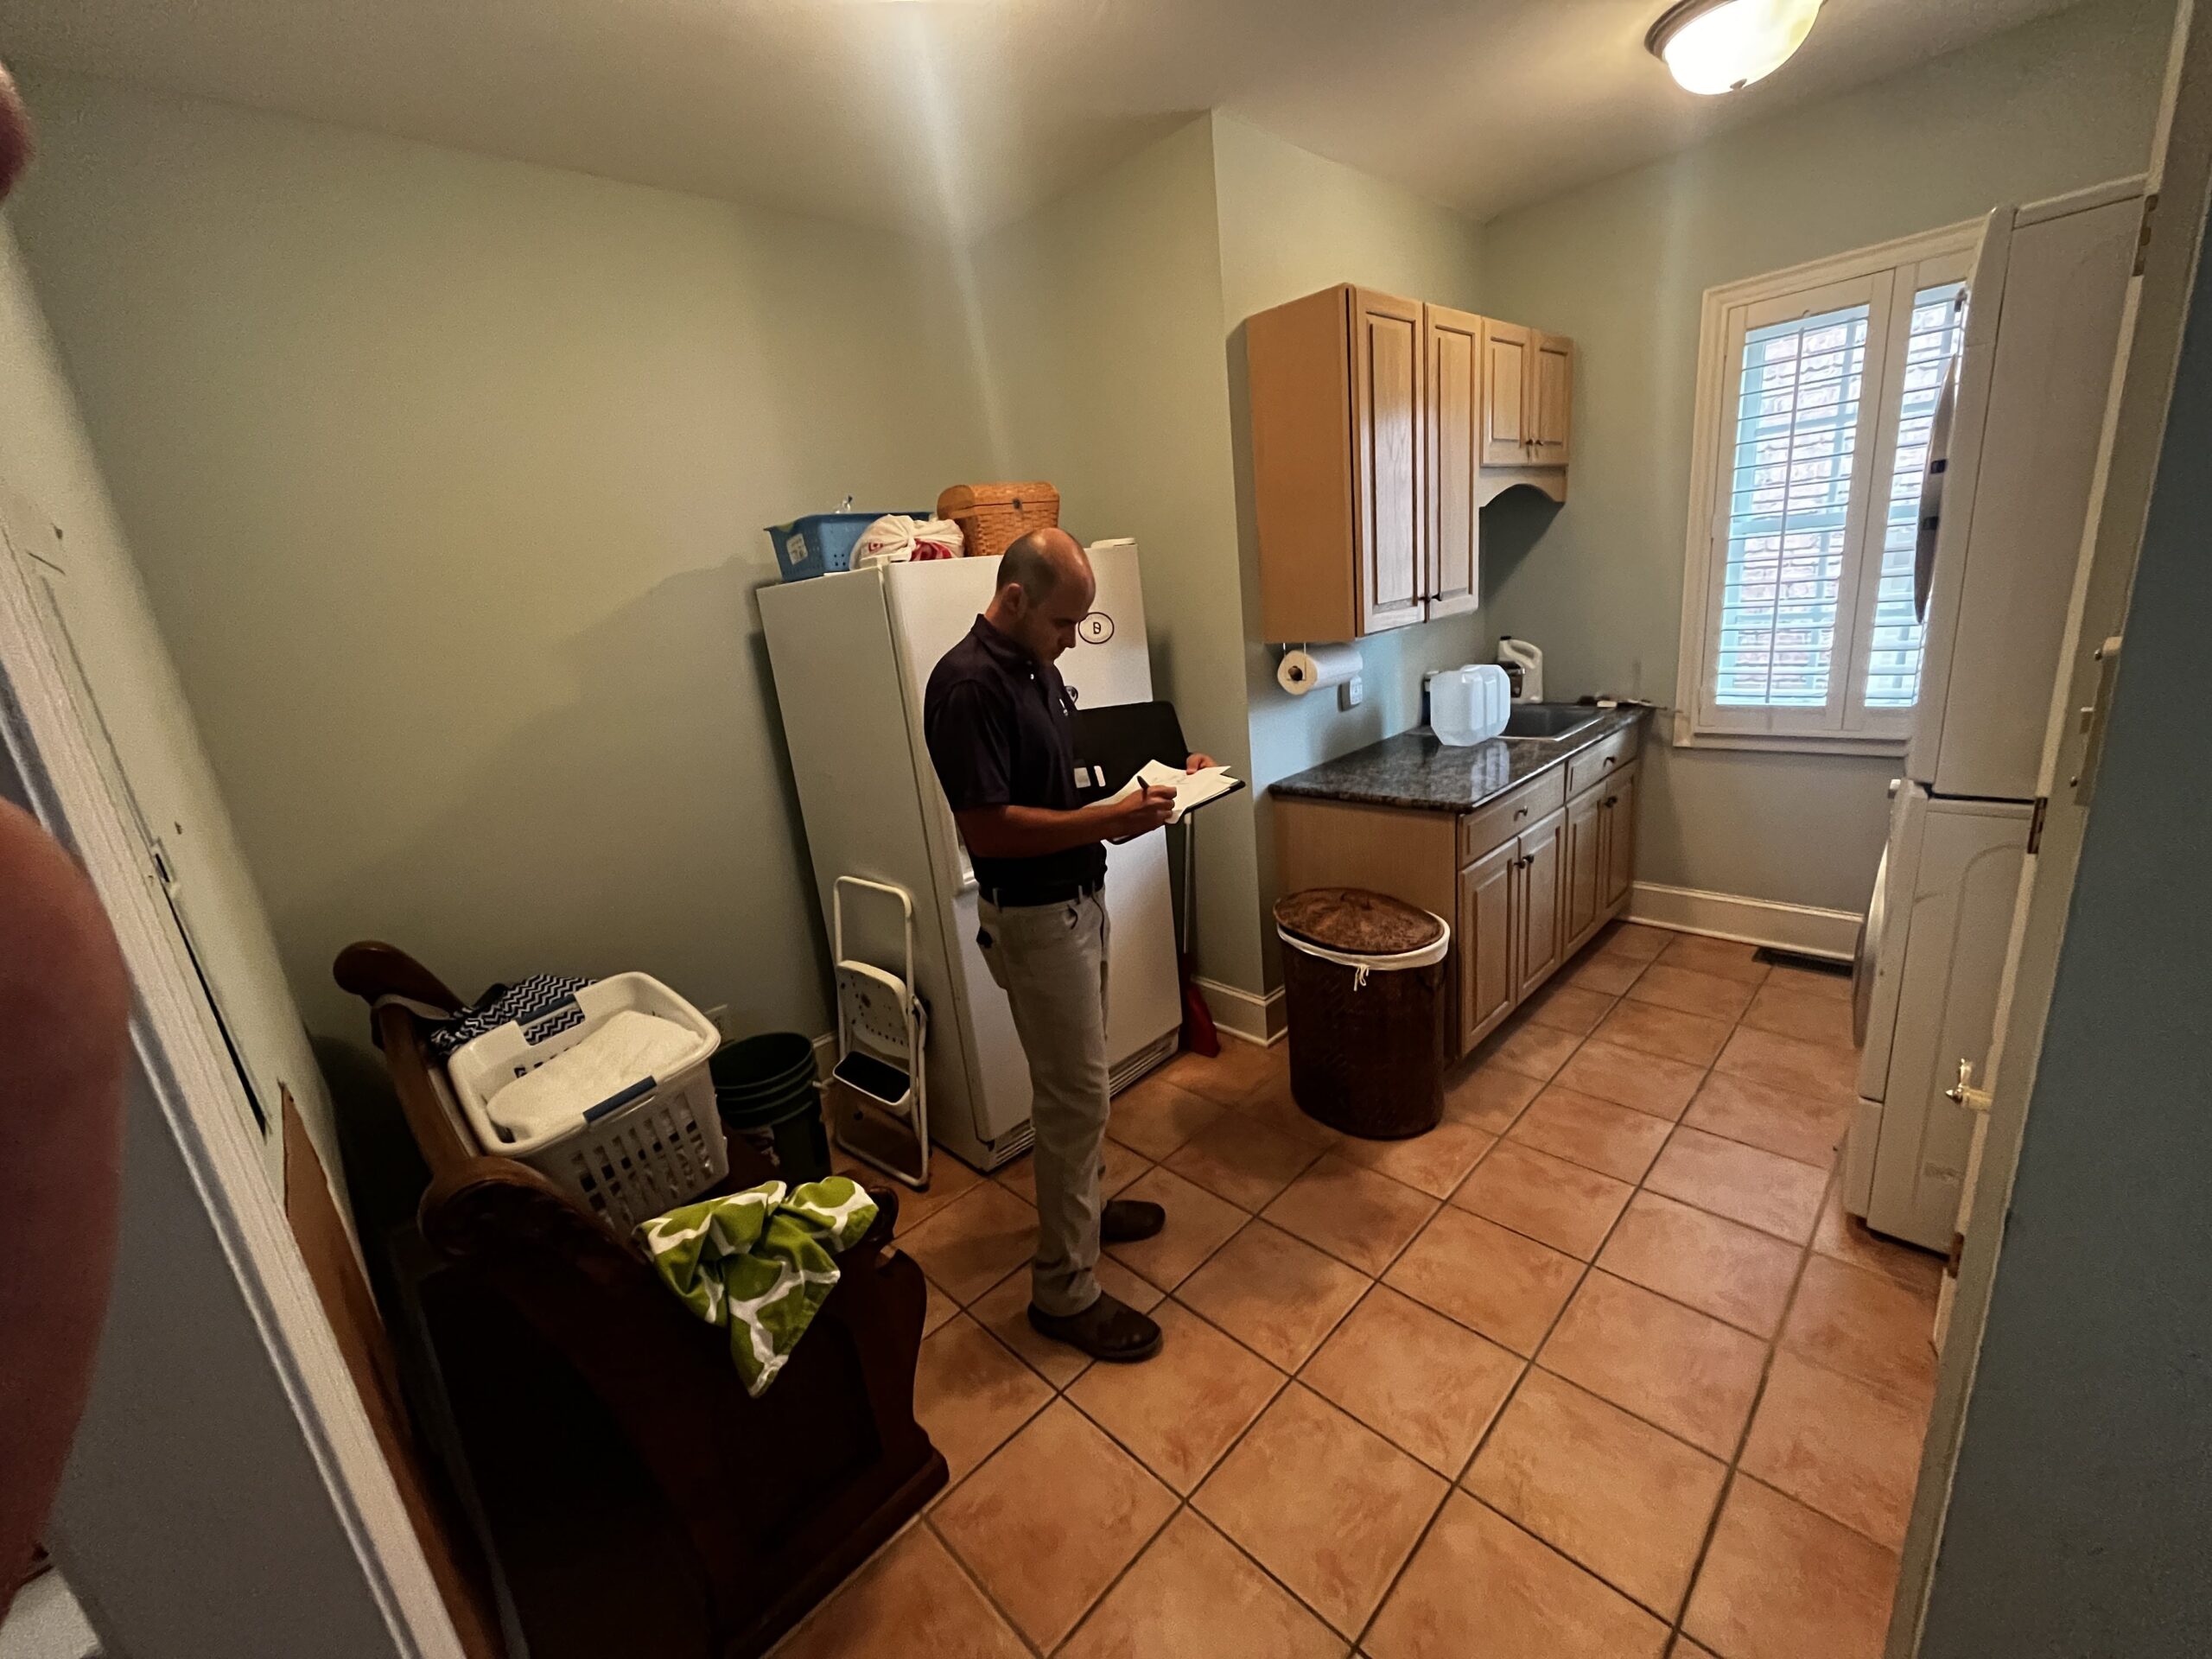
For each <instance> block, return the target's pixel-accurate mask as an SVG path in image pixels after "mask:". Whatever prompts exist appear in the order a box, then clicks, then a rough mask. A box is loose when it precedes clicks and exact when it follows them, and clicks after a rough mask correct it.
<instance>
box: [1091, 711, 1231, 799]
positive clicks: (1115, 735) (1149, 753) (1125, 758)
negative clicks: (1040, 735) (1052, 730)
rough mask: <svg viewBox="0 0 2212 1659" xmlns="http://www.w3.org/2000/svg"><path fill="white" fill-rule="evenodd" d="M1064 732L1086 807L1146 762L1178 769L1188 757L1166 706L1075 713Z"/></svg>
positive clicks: (1175, 720)
mask: <svg viewBox="0 0 2212 1659" xmlns="http://www.w3.org/2000/svg"><path fill="white" fill-rule="evenodd" d="M1068 732H1069V737H1070V740H1071V743H1072V745H1073V747H1074V749H1075V758H1076V772H1077V777H1078V782H1077V794H1078V796H1079V797H1080V798H1081V799H1082V800H1083V802H1084V804H1089V803H1090V802H1092V801H1099V800H1103V799H1105V798H1107V797H1108V796H1109V795H1112V794H1115V793H1116V792H1117V791H1120V789H1121V788H1122V785H1124V784H1126V783H1128V781H1129V779H1132V778H1134V777H1135V776H1136V775H1137V772H1138V770H1139V769H1140V768H1141V767H1142V766H1143V765H1144V764H1145V762H1147V760H1157V761H1159V762H1160V764H1161V765H1162V766H1174V767H1177V768H1180V767H1181V766H1182V765H1183V763H1184V762H1185V761H1186V760H1189V759H1190V758H1191V746H1190V745H1189V744H1188V743H1186V742H1185V741H1184V740H1183V722H1182V721H1180V720H1179V719H1178V718H1177V717H1176V714H1175V705H1174V704H1173V703H1172V702H1165V701H1154V702H1116V703H1109V705H1107V706H1106V707H1105V708H1103V709H1077V710H1076V711H1075V712H1074V713H1073V714H1071V715H1069V717H1068ZM1244 787H1245V784H1244V780H1243V779H1241V778H1240V779H1237V780H1236V786H1235V787H1234V788H1231V789H1227V790H1224V791H1222V792H1221V793H1220V794H1218V795H1217V796H1215V797H1214V798H1213V799H1212V800H1208V801H1204V802H1201V803H1200V804H1198V806H1194V807H1192V808H1191V809H1190V810H1191V811H1192V812H1198V811H1203V810H1205V808H1206V807H1209V806H1211V805H1212V804H1213V803H1214V801H1225V800H1227V799H1228V798H1230V796H1231V795H1234V794H1236V793H1238V792H1239V791H1242V790H1243V788H1244Z"/></svg>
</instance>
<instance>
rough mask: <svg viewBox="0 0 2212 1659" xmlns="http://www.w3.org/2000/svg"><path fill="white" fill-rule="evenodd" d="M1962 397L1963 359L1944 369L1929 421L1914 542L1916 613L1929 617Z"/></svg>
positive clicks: (1913, 573) (1914, 605)
mask: <svg viewBox="0 0 2212 1659" xmlns="http://www.w3.org/2000/svg"><path fill="white" fill-rule="evenodd" d="M1958 397H1959V359H1957V358H1953V359H1951V363H1950V366H1949V367H1948V369H1946V370H1945V371H1944V372H1943V390H1942V392H1941V393H1940V394H1939V395H1938V396H1937V397H1936V417H1935V419H1934V420H1932V421H1930V422H1929V430H1928V471H1927V472H1926V474H1923V477H1922V479H1921V484H1920V531H1919V534H1918V535H1917V536H1916V537H1914V538H1913V545H1912V613H1913V615H1914V617H1915V618H1916V620H1919V621H1922V622H1925V621H1927V620H1928V595H1929V593H1930V592H1931V591H1933V590H1934V588H1935V586H1936V537H1937V534H1938V532H1939V531H1940V530H1941V528H1942V523H1943V478H1944V474H1946V473H1948V471H1949V470H1950V464H1951V463H1950V451H1951V416H1952V411H1953V410H1955V408H1956V407H1957V404H1958Z"/></svg>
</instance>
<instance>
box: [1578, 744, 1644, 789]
mask: <svg viewBox="0 0 2212 1659" xmlns="http://www.w3.org/2000/svg"><path fill="white" fill-rule="evenodd" d="M1642 738H1643V731H1642V728H1638V727H1635V726H1631V727H1630V728H1628V729H1627V730H1626V731H1624V732H1615V733H1614V734H1612V735H1611V737H1609V738H1607V739H1605V741H1603V742H1601V743H1592V745H1591V746H1590V747H1588V748H1586V749H1585V750H1583V751H1582V753H1580V754H1578V755H1576V756H1574V757H1573V759H1572V760H1568V761H1567V795H1568V797H1569V798H1573V797H1574V796H1577V795H1580V793H1581V792H1582V791H1584V790H1586V789H1587V788H1589V787H1590V785H1592V784H1594V783H1597V782H1598V781H1599V779H1604V778H1606V777H1609V776H1611V774H1612V773H1614V772H1618V771H1619V770H1620V769H1621V768H1622V767H1623V766H1626V765H1628V763H1629V762H1630V761H1631V760H1635V759H1636V754H1637V749H1638V748H1639V747H1642V743H1641V740H1642Z"/></svg>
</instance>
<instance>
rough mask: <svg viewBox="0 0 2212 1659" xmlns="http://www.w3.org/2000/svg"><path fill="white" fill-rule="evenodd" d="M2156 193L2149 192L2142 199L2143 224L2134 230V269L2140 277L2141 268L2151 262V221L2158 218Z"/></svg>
mask: <svg viewBox="0 0 2212 1659" xmlns="http://www.w3.org/2000/svg"><path fill="white" fill-rule="evenodd" d="M2157 216H2158V192H2157V191H2155V190H2153V191H2152V192H2150V194H2147V195H2145V197H2144V198H2143V222H2142V223H2141V224H2140V225H2139V226H2136V229H2135V269H2134V272H2133V274H2134V275H2136V276H2138V277H2140V276H2141V275H2142V274H2143V267H2144V266H2145V265H2146V264H2149V263H2150V262H2151V221H2152V219H2155V218H2156V217H2157Z"/></svg>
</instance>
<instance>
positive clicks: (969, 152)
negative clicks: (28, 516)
mask: <svg viewBox="0 0 2212 1659" xmlns="http://www.w3.org/2000/svg"><path fill="white" fill-rule="evenodd" d="M2068 3H2069V0H1828V5H1827V10H1826V11H1825V12H1824V14H1823V15H1822V16H1821V21H1820V22H1819V24H1818V26H1817V27H1816V28H1815V29H1814V31H1813V35H1812V38H1811V40H1810V41H1808V42H1807V44H1806V46H1805V48H1804V49H1803V51H1802V52H1801V53H1800V54H1798V56H1797V58H1796V60H1793V61H1792V62H1790V63H1789V64H1788V65H1787V66H1785V67H1783V69H1782V70H1781V71H1779V72H1778V73H1776V74H1775V75H1774V76H1772V77H1771V78H1770V79H1768V80H1766V81H1764V82H1762V83H1760V84H1759V85H1758V86H1753V87H1751V88H1749V89H1748V90H1746V91H1745V92H1738V93H1735V94H1732V95H1731V96H1728V97H1724V98H1719V99H1701V98H1696V97H1694V96H1692V95H1691V94H1689V93H1687V92H1681V91H1680V90H1678V89H1677V88H1676V87H1675V85H1674V83H1673V81H1671V80H1670V79H1669V78H1668V76H1667V73H1666V72H1665V70H1664V69H1663V68H1662V67H1661V66H1660V64H1659V63H1658V62H1657V61H1656V60H1655V59H1653V58H1651V57H1650V56H1649V55H1648V54H1646V53H1645V52H1644V50H1643V35H1644V31H1645V29H1647V28H1648V27H1649V24H1650V22H1651V20H1652V17H1653V16H1655V15H1656V13H1657V12H1659V11H1660V10H1662V9H1663V7H1664V4H1665V0H0V53H4V54H5V55H6V56H7V57H8V58H9V59H10V60H14V61H16V62H18V63H30V64H37V63H46V64H50V65H54V66H58V67H64V68H70V69H77V70H81V71H85V72H87V73H95V74H105V75H111V76H115V77H118V78H120V79H129V80H135V81H139V82H143V83H146V84H149V85H152V86H163V87H169V88H174V89H175V90H178V91H181V92H194V93H200V94H202V95H205V96H208V97H213V98H219V99H228V100H230V101H232V102H235V103H240V104H247V105H257V106H260V107H262V108H265V109H270V110H277V111H285V112H288V113H290V114H294V115H300V116H306V117H309V118H315V119H319V120H326V121H333V122H338V123H340V124H346V125H351V126H359V127H367V128H372V129H375V130H381V131H385V132H390V133H396V134H399V135H402V136H404V137H415V138H423V139H427V140H429V141H431V142H433V143H442V144H450V145H456V146H460V147H461V148H464V149H479V150H485V151H489V152H491V153H493V154H495V155H500V156H515V157H519V158H523V159H526V160H531V161H537V162H549V163H551V164H553V165H555V166H558V167H566V168H578V169H581V170H583V171H586V172H591V173H598V174H602V175H607V176H608V177H612V178H618V179H626V180H632V181H637V182H640V183H648V184H657V185H664V186H668V187H671V188H676V189H680V190H688V191H693V192H696V193H699V194H708V195H715V196H723V197H728V198H730V199H732V200H744V201H754V202H762V203H767V204H771V205H774V206H779V207H787V208H791V209H794V210H797V211H800V212H806V213H824V214H829V215H832V216H834V217H837V218H842V219H855V220H859V221H861V222H866V223H872V224H893V225H899V226H905V227H907V228H910V229H915V230H921V231H926V232H937V233H944V234H951V235H955V236H959V235H964V234H968V233H970V232H973V231H975V230H976V229H978V228H981V227H982V226H988V225H991V224H994V223H996V222H999V221H1001V220H1003V219H1007V218H1010V217H1012V216H1014V214H1016V213H1020V212H1022V211H1024V210H1026V209H1027V208H1028V207H1031V206H1033V205H1034V204H1035V203H1037V202H1039V201H1041V200H1046V198H1048V197H1050V196H1052V195H1053V194H1057V193H1058V192H1059V191H1060V190H1063V189H1065V188H1067V187H1068V186H1069V185H1071V184H1072V183H1074V182H1076V181H1078V180H1080V179H1082V178H1084V177H1085V176H1087V175H1090V174H1091V173H1093V172H1096V171H1097V170H1099V169H1101V168H1104V167H1106V166H1108V165H1109V164H1110V163H1111V162H1114V161H1116V160H1117V159H1118V158H1119V157H1121V156H1123V155H1126V154H1128V153H1129V152H1130V151H1132V150H1134V149H1136V148H1138V147H1139V146H1141V145H1142V144H1143V143H1147V142H1148V141H1149V140H1150V139H1151V138H1153V137H1156V136H1158V135H1159V134H1160V133H1162V132H1164V131H1166V130H1169V129H1170V128H1172V127H1173V125H1175V124H1177V122H1178V121H1179V120H1181V119H1183V118H1186V117H1187V116H1188V115H1189V113H1190V112H1192V111H1198V110H1204V109H1209V108H1213V107H1217V106H1220V107H1225V108H1227V109H1228V110H1230V111H1231V112H1233V113H1235V114H1236V115H1238V116H1240V117H1242V118H1244V119H1246V120H1248V121H1250V122H1251V123H1253V124H1255V125H1257V126H1260V127H1262V128H1264V129H1266V130H1268V131H1271V132H1273V133H1275V134H1276V135H1278V136H1279V137H1283V138H1286V139H1288V140H1289V141H1290V142H1292V143H1296V144H1300V145H1302V146H1304V147H1305V148H1306V149H1311V150H1315V151H1318V152H1319V153H1320V154H1322V155H1324V156H1332V157H1333V158H1335V159H1336V160H1338V161H1340V162H1348V163H1349V164H1351V166H1353V167H1357V168H1361V169H1363V170H1364V171H1366V172H1369V173H1372V174H1375V175H1379V176H1381V177H1383V178H1387V179H1393V180H1395V181H1399V182H1401V183H1403V184H1405V185H1408V186H1409V187H1411V188H1413V189H1414V190H1416V191H1419V192H1420V193H1421V194H1423V195H1425V196H1427V197H1430V198H1431V199H1433V200H1437V201H1440V202H1444V203H1446V204H1449V205H1451V206H1452V207H1457V208H1459V209H1460V210H1462V211H1464V212H1465V213H1468V214H1469V215H1471V216H1472V217H1474V218H1477V219H1484V218H1487V217H1489V216H1490V215H1491V214H1492V213H1497V212H1499V211H1501V210H1503V209H1504V208H1507V207H1514V206H1516V205H1518V204H1520V203H1522V202H1526V201H1531V200H1539V199H1541V198H1542V197H1544V196H1547V195H1549V194H1554V193H1555V192H1557V191H1559V190H1561V189H1564V188H1569V187H1571V186H1573V185H1575V184H1579V183H1581V182H1584V181H1588V180H1591V179H1594V178H1600V177H1603V176H1605V175H1607V174H1611V173H1615V172H1618V171H1620V170H1621V169H1623V168H1628V167H1631V166H1634V165H1636V164H1637V163H1638V162H1643V161H1646V160H1649V159H1650V158H1651V157H1653V156H1658V155H1662V154H1665V153H1667V152H1669V151H1672V150H1676V149H1683V148H1686V147H1687V146H1688V145H1691V144H1694V143H1698V142H1699V141H1700V140H1701V139H1703V138H1705V137H1709V136H1710V135H1712V134H1713V133H1714V132H1717V131H1719V130H1721V129H1723V128H1725V127H1727V126H1732V125H1736V124H1740V123H1742V122H1745V121H1749V120H1755V119H1757V118H1759V117H1760V116H1762V115H1764V114H1768V113H1770V112H1772V111H1775V110H1777V109H1778V108H1781V107H1783V106H1784V105H1789V104H1793V103H1800V102H1803V101H1806V100H1808V99H1815V98H1819V97H1822V96H1824V95H1827V94H1829V93H1832V92H1840V91H1841V90H1843V89H1845V88H1847V87H1849V86H1856V85H1859V84H1861V83H1864V82H1866V81H1868V80H1872V79H1876V78H1877V77H1878V76H1881V75H1883V74H1885V73H1890V72H1891V71H1893V70H1896V69H1898V68H1901V67H1904V66H1906V65H1908V64H1911V63H1914V62H1917V61H1919V60H1923V59H1926V58H1929V57H1932V56H1934V55H1936V54H1939V53H1942V52H1947V51H1950V50H1953V49H1955V48H1958V47H1961V46H1963V45H1966V44H1967V43H1968V42H1970V41H1974V40H1977V39H1980V38H1981V37H1982V36H1985V35H1991V34H1994V33H1996V32H1997V31H1999V29H2006V28H2009V27H2012V25H2014V24H2017V23H2020V22H2025V21H2027V20H2028V19H2030V18H2031V17H2034V16H2039V15H2041V14H2044V13H2046V12H2051V11H2056V10H2060V9H2062V8H2063V6H2064V5H2066V4H2068Z"/></svg>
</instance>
